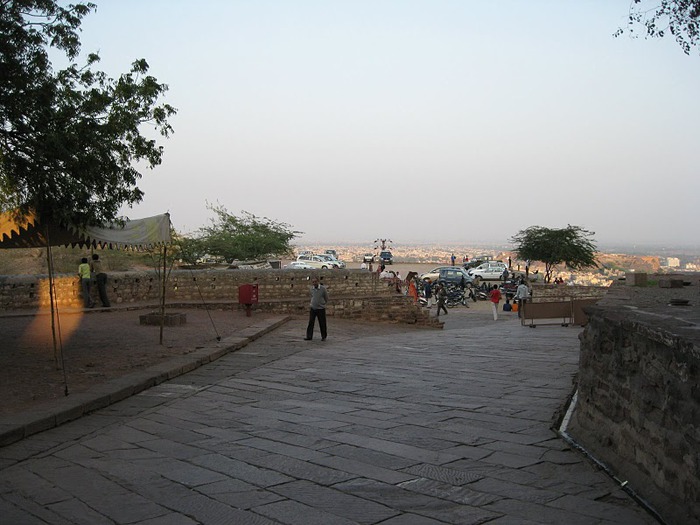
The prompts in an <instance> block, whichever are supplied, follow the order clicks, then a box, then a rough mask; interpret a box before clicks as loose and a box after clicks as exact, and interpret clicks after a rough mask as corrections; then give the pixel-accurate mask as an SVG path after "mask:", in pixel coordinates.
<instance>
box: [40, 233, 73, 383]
mask: <svg viewBox="0 0 700 525" xmlns="http://www.w3.org/2000/svg"><path fill="white" fill-rule="evenodd" d="M44 231H45V235H46V262H47V264H48V267H49V302H50V303H51V335H52V336H53V358H54V361H55V362H56V365H57V366H58V357H57V356H60V359H61V365H60V366H61V370H63V395H66V396H67V395H68V376H67V375H66V363H65V360H64V359H63V343H62V341H61V321H60V317H59V315H58V302H57V301H56V290H55V287H54V284H55V281H54V267H53V253H52V252H51V239H49V227H48V225H47V226H46V228H45V230H44ZM57 324H58V337H56V325H57ZM59 348H60V351H59Z"/></svg>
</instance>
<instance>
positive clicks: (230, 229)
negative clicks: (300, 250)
mask: <svg viewBox="0 0 700 525" xmlns="http://www.w3.org/2000/svg"><path fill="white" fill-rule="evenodd" d="M209 209H210V210H212V211H213V212H214V213H215V214H216V217H215V218H214V219H212V220H211V225H210V226H207V227H204V228H202V229H201V230H200V236H199V237H198V242H199V244H197V248H198V249H199V250H200V251H202V250H204V252H205V253H207V254H209V255H213V256H219V257H223V258H224V259H226V260H227V261H233V260H240V261H245V260H252V259H262V258H266V257H274V256H276V257H279V256H284V255H289V254H290V253H292V247H291V246H290V244H289V243H290V241H291V240H292V239H293V238H294V237H296V236H297V235H300V234H301V232H299V231H295V230H293V229H292V227H291V226H290V225H288V224H285V223H282V222H277V221H274V220H272V219H268V218H267V217H256V216H255V215H253V214H252V213H248V212H245V211H244V212H242V215H241V216H240V217H237V216H235V215H232V214H230V213H229V212H228V211H227V210H226V208H224V207H223V206H220V205H219V206H210V207H209Z"/></svg>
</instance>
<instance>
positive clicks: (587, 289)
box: [532, 284, 608, 303]
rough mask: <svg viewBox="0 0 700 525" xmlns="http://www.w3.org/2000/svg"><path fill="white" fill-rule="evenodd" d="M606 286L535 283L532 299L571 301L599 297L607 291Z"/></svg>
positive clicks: (538, 300) (537, 301)
mask: <svg viewBox="0 0 700 525" xmlns="http://www.w3.org/2000/svg"><path fill="white" fill-rule="evenodd" d="M607 291H608V289H607V288H606V287H604V286H581V285H576V286H568V285H564V284H533V285H532V301H533V302H535V303H545V302H549V301H569V300H572V299H599V298H601V297H603V296H605V294H606V293H607Z"/></svg>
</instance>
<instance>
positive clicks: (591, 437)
mask: <svg viewBox="0 0 700 525" xmlns="http://www.w3.org/2000/svg"><path fill="white" fill-rule="evenodd" d="M696 285H697V283H696ZM623 291H624V290H623ZM650 292H654V290H650ZM695 294H697V290H695ZM695 294H694V295H695ZM613 295H615V292H613ZM695 297H696V298H697V295H695ZM617 299H619V297H618V298H617ZM617 299H613V300H612V301H608V304H599V305H597V306H592V307H589V308H588V309H587V313H588V316H589V322H588V325H587V327H586V329H585V330H584V332H583V334H582V335H581V357H580V369H579V376H578V401H577V404H576V408H575V410H574V413H573V417H572V419H571V423H570V427H569V430H568V432H569V434H570V435H571V436H573V437H574V439H575V440H576V441H577V442H579V443H580V444H582V445H583V446H584V447H585V448H586V449H588V450H589V451H590V452H591V453H592V454H593V455H594V456H596V457H597V458H599V459H600V460H602V461H603V462H604V463H605V464H607V465H609V466H610V467H611V469H612V470H613V471H614V472H615V474H616V476H617V477H619V478H620V479H622V480H627V481H628V482H629V486H630V487H631V488H632V489H633V490H634V491H635V492H637V493H638V494H640V495H641V496H642V497H643V498H644V499H645V500H647V501H648V502H650V503H651V505H652V506H653V507H654V508H656V509H657V510H658V511H659V512H660V514H661V515H662V516H663V517H664V519H665V520H666V521H668V522H669V523H678V524H681V523H683V524H685V523H700V504H699V503H698V502H699V501H700V470H699V465H700V345H698V342H699V340H700V338H699V336H698V330H697V324H696V322H697V318H698V316H697V313H698V310H697V307H696V308H695V309H693V308H686V309H684V310H672V309H671V308H672V307H670V306H668V305H667V306H666V308H665V309H664V308H662V305H657V306H653V305H652V306H649V308H648V309H647V310H644V309H640V308H639V307H634V306H632V307H630V306H631V305H629V304H624V302H622V301H619V300H617ZM602 303H605V301H603V302H602ZM615 303H617V304H615ZM642 304H643V303H642ZM693 319H695V321H693Z"/></svg>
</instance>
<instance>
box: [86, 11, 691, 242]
mask: <svg viewBox="0 0 700 525" xmlns="http://www.w3.org/2000/svg"><path fill="white" fill-rule="evenodd" d="M97 4H98V10H97V13H94V14H91V15H89V16H88V17H87V18H86V19H85V21H84V24H83V32H82V36H81V40H82V43H83V47H82V49H83V53H84V54H85V53H89V52H94V51H99V52H100V55H101V57H102V62H101V63H100V64H99V67H100V68H101V69H103V70H104V71H106V72H107V73H108V74H109V75H111V76H117V75H119V74H120V73H122V72H125V71H127V70H128V68H129V65H130V63H131V62H132V61H133V60H135V59H138V58H142V57H143V58H145V59H146V60H147V61H148V63H149V64H150V66H151V73H152V74H153V75H154V76H155V77H156V78H157V79H158V80H159V81H160V82H164V83H166V84H168V85H169V86H170V91H169V92H168V95H167V98H166V101H167V102H168V103H170V104H172V105H173V106H175V107H177V108H178V110H179V113H178V115H177V116H176V117H175V118H174V119H173V120H172V125H173V127H174V129H175V134H174V135H173V137H172V138H171V139H170V140H167V141H165V142H164V143H163V145H164V147H165V156H164V162H163V164H162V165H161V166H159V167H158V168H157V169H155V170H154V171H153V172H150V171H146V172H144V178H143V179H142V180H141V181H140V183H139V186H140V187H141V189H143V190H144V191H145V199H144V201H143V203H141V204H139V205H138V206H136V207H135V208H134V209H125V210H123V213H124V214H126V215H128V216H130V217H132V218H139V217H145V216H149V215H155V214H157V213H162V212H164V211H169V212H170V213H171V216H172V220H173V224H174V225H175V227H176V229H177V230H178V231H180V232H183V233H188V232H193V231H196V230H197V229H198V228H200V227H202V226H204V225H205V224H206V223H207V222H208V219H209V218H210V217H211V213H210V212H209V211H208V210H207V209H206V204H207V202H211V203H215V204H216V203H218V204H221V205H223V206H225V207H226V208H227V209H228V210H229V211H230V212H231V213H234V214H239V213H240V212H241V211H242V210H245V211H248V212H250V213H253V214H255V215H257V216H261V217H270V218H272V219H275V220H277V221H281V222H285V223H288V224H290V225H292V226H293V228H294V229H297V230H300V231H303V232H304V236H303V237H302V239H301V241H300V242H311V241H318V240H320V241H323V240H331V239H334V240H335V241H336V242H341V241H362V240H363V239H364V238H370V239H371V238H374V237H373V236H374V235H376V234H377V232H378V231H381V232H386V234H387V235H392V236H393V237H394V238H395V239H397V240H401V241H403V242H417V241H423V242H427V241H431V240H432V241H436V242H459V241H460V240H463V241H464V242H494V243H507V242H508V240H509V238H510V237H511V236H512V235H514V234H515V233H517V232H518V231H519V230H521V229H524V228H526V227H528V226H532V225H539V226H546V227H565V226H566V225H567V224H573V225H578V226H581V227H583V228H586V229H588V230H591V231H594V232H595V234H596V235H595V238H596V241H597V242H598V243H599V245H601V246H604V245H608V244H611V245H613V244H624V245H631V246H633V245H635V244H636V245H649V244H652V245H662V244H668V245H679V244H684V245H690V246H693V245H696V244H697V243H698V242H700V241H697V239H698V235H697V233H696V231H695V226H696V224H697V222H698V218H700V213H699V212H698V195H700V177H698V167H699V166H700V155H699V154H698V148H697V144H696V142H697V137H698V136H700V97H698V96H697V93H698V90H699V87H700V67H699V66H700V58H699V57H698V56H697V53H696V52H695V53H694V54H693V55H692V56H686V55H684V54H683V53H682V51H681V50H680V48H679V47H678V46H677V44H675V42H674V41H673V38H666V39H661V40H649V41H647V40H644V39H636V40H633V39H630V38H628V37H626V36H623V37H621V38H614V37H613V36H612V35H613V33H614V32H615V30H616V29H617V28H618V27H620V26H625V25H626V23H627V14H628V9H629V4H630V2H629V0H624V1H619V2H609V1H608V2H602V1H598V2H585V3H582V2H577V1H574V0H561V1H559V2H545V1H543V0H532V1H530V2H515V1H506V2H482V1H479V2H477V1H475V0H474V1H472V0H435V1H433V2H421V1H417V0H402V1H398V0H386V1H383V2H373V1H369V0H356V1H353V2H318V1H311V0H296V1H294V2H283V1H279V0H276V1H275V0H260V1H257V2H246V1H242V0H232V1H230V2H214V1H211V0H203V1H201V2H197V3H191V2H172V1H168V2H166V1H165V0H149V1H148V2H142V1H136V0H118V1H117V0H98V2H97ZM126 28H128V31H127V30H125V29H126Z"/></svg>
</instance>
